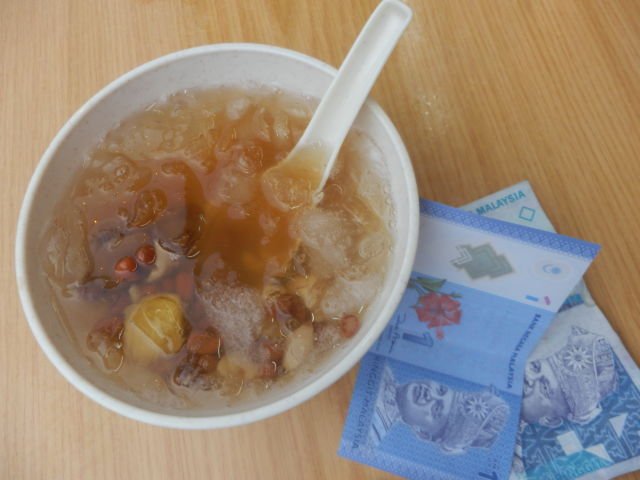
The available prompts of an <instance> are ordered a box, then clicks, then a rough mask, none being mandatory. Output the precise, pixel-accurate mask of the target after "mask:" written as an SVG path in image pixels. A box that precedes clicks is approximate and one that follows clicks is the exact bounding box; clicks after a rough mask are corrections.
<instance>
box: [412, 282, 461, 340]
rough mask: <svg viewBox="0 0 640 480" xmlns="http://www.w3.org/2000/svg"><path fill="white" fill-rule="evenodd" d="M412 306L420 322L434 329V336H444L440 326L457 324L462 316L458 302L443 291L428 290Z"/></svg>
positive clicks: (440, 337) (441, 337)
mask: <svg viewBox="0 0 640 480" xmlns="http://www.w3.org/2000/svg"><path fill="white" fill-rule="evenodd" d="M413 308H414V309H415V311H416V314H417V315H418V319H419V320H420V321H421V322H424V323H426V324H427V327H429V328H433V329H435V331H436V337H437V338H439V339H443V338H444V331H443V330H442V327H446V326H447V325H457V324H459V323H460V318H461V317H462V311H461V310H460V302H458V301H457V300H454V299H453V298H451V296H449V295H446V294H443V293H433V292H429V293H427V294H426V295H422V296H421V297H420V298H419V299H418V304H417V305H415V306H414V307H413Z"/></svg>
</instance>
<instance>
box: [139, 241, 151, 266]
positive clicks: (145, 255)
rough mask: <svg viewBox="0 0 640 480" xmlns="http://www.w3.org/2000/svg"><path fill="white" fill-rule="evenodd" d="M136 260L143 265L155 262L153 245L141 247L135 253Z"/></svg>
mask: <svg viewBox="0 0 640 480" xmlns="http://www.w3.org/2000/svg"><path fill="white" fill-rule="evenodd" d="M136 259H137V260H138V262H140V263H144V264H145V265H151V264H153V263H154V262H155V261H156V249H155V248H154V247H153V245H143V246H141V247H140V248H139V249H138V251H137V252H136Z"/></svg>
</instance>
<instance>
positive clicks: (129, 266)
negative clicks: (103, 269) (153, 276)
mask: <svg viewBox="0 0 640 480" xmlns="http://www.w3.org/2000/svg"><path fill="white" fill-rule="evenodd" d="M113 268H114V270H115V271H116V273H118V274H126V273H131V272H135V271H136V270H137V268H138V264H137V263H136V261H135V260H134V259H133V257H129V256H127V257H122V258H121V259H120V260H118V261H117V262H116V264H115V266H114V267H113Z"/></svg>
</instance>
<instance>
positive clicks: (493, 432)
mask: <svg viewBox="0 0 640 480" xmlns="http://www.w3.org/2000/svg"><path fill="white" fill-rule="evenodd" d="M373 416H374V419H373V421H372V425H371V429H370V433H369V442H370V443H371V444H373V445H376V444H378V443H380V442H381V441H382V439H383V438H384V436H385V435H386V434H387V433H388V432H389V430H390V429H392V428H394V426H395V425H397V424H398V423H403V424H405V425H407V426H408V427H410V428H411V429H412V430H413V432H414V434H415V435H416V437H417V438H418V439H420V440H422V441H425V442H431V443H432V444H434V445H437V446H438V447H439V449H440V450H441V451H442V452H445V453H449V454H459V453H464V452H466V451H467V450H468V449H469V448H489V447H491V445H493V443H494V442H495V440H496V438H497V436H498V435H499V434H500V432H501V431H502V429H503V428H504V425H505V423H506V422H507V418H508V416H509V407H508V405H507V404H506V403H505V402H504V400H502V399H501V398H500V397H499V396H498V395H497V394H496V393H495V392H494V391H493V390H492V389H486V390H483V391H476V392H465V391H457V390H453V389H451V388H449V387H448V386H446V385H444V384H442V383H438V382H435V381H432V380H426V379H420V380H415V381H411V382H407V383H403V384H400V383H398V382H396V380H395V379H394V377H393V373H392V371H391V369H390V368H389V367H385V369H384V372H383V375H382V382H381V384H380V388H379V390H378V396H377V398H376V405H375V409H374V413H373Z"/></svg>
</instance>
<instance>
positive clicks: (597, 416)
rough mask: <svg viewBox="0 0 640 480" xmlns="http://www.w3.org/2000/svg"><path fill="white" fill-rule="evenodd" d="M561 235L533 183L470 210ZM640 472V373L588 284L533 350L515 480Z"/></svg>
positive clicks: (581, 286) (579, 288) (573, 296)
mask: <svg viewBox="0 0 640 480" xmlns="http://www.w3.org/2000/svg"><path fill="white" fill-rule="evenodd" d="M463 208H465V209H469V210H470V211H473V212H476V213H479V214H482V215H487V216H491V217H493V218H499V219H501V220H506V221H509V222H514V223H519V224H522V225H529V226H534V227H536V228H540V229H544V230H553V226H552V224H551V222H550V221H549V219H548V218H547V216H546V214H545V212H544V211H543V209H542V207H541V206H540V203H539V201H538V199H537V198H536V195H535V194H534V192H533V190H532V189H531V186H530V185H529V183H528V182H522V183H519V184H517V185H514V186H512V187H509V188H507V189H504V190H502V191H500V192H496V193H495V194H493V195H490V196H488V197H485V198H483V199H481V200H478V201H476V202H473V203H472V204H470V205H467V206H465V207H463ZM638 469H640V370H639V369H638V367H637V365H636V364H635V362H634V361H633V359H632V358H631V357H630V355H629V354H628V352H627V350H626V349H625V348H624V345H623V344H622V342H621V341H620V339H619V337H618V335H617V334H616V333H615V331H614V330H613V328H611V325H610V324H609V322H608V320H607V319H606V317H605V316H604V314H603V313H602V311H601V310H600V309H599V308H598V307H597V305H596V304H595V302H594V301H593V299H592V297H591V295H590V294H589V291H588V290H587V288H586V286H585V284H584V282H580V283H579V284H578V286H577V287H576V289H574V291H573V292H572V293H571V294H570V295H569V297H568V298H567V300H566V301H565V303H564V305H563V307H562V308H561V312H560V313H559V314H558V315H557V316H556V318H555V319H554V321H553V323H552V326H551V327H550V328H549V330H548V331H547V332H546V333H545V335H544V336H543V338H542V339H541V341H540V342H539V344H538V345H537V347H536V348H535V349H534V351H533V352H532V354H531V356H530V358H529V360H528V363H527V367H526V370H525V386H524V400H523V405H522V413H521V421H520V426H519V429H518V437H517V443H516V455H515V458H514V463H513V469H512V473H511V478H512V480H516V479H529V480H542V479H553V480H556V479H558V480H571V479H575V478H581V479H608V478H612V477H615V476H618V475H622V474H624V473H627V472H630V471H633V470H638Z"/></svg>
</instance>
